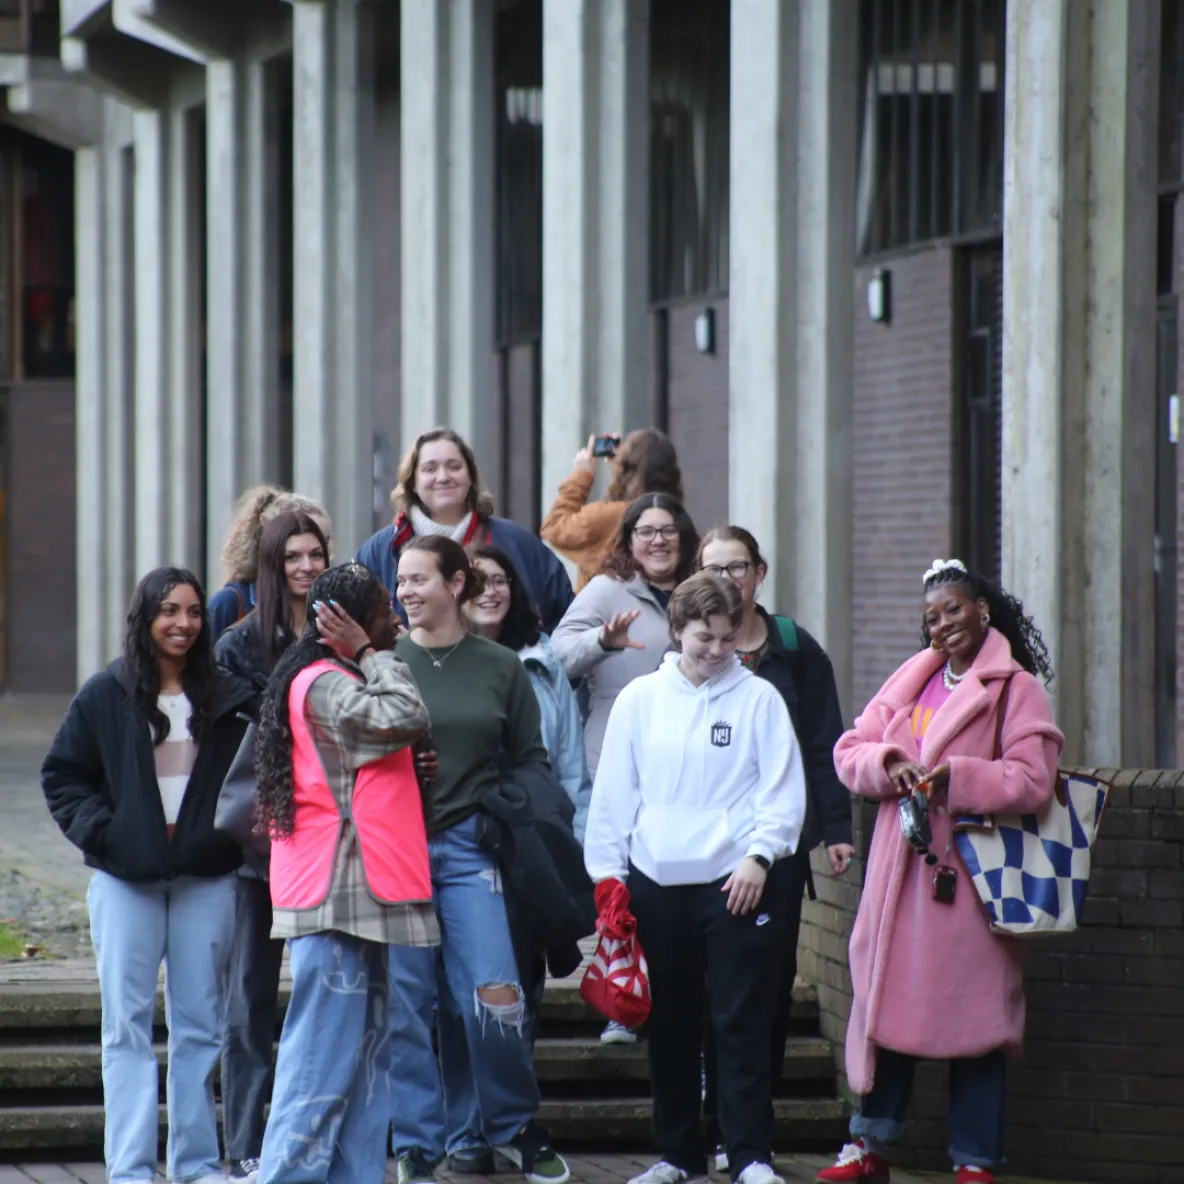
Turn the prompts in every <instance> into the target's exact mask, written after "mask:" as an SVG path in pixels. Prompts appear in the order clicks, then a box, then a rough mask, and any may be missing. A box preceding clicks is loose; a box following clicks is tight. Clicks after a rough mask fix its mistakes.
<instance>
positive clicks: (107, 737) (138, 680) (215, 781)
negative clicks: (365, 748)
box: [41, 567, 249, 1180]
mask: <svg viewBox="0 0 1184 1184" xmlns="http://www.w3.org/2000/svg"><path fill="white" fill-rule="evenodd" d="M248 695H249V692H246V691H244V690H242V688H240V687H238V686H237V685H236V684H235V683H234V682H233V680H231V679H229V678H227V677H225V676H224V675H223V674H221V673H220V672H219V670H218V668H217V666H216V665H215V663H214V657H213V652H212V649H211V646H210V633H209V624H208V622H207V619H206V606H205V597H204V594H203V592H202V587H201V584H200V583H199V582H198V580H197V577H196V576H194V575H193V573H192V572H188V571H184V570H182V569H179V568H171V567H169V568H160V569H158V570H156V571H153V572H149V573H148V575H146V576H145V577H144V578H143V579H142V580H141V581H140V583H139V585H138V587H137V588H136V591H135V595H134V596H133V598H132V603H131V607H130V609H129V611H128V628H127V635H126V638H125V642H124V656H123V658H122V659H120V660H119V661H117V662H114V663H112V665H111V666H110V667H109V668H108V669H107V670H106V671H104V672H103V673H101V674H97V675H95V676H94V677H93V678H92V679H90V680H89V681H88V682H87V684H86V685H85V686H84V687H83V688H82V690H80V691H79V692H78V694H77V696H76V697H75V699H74V702H73V703H72V704H71V705H70V709H69V711H68V713H67V715H66V719H65V721H64V722H63V724H62V726H61V728H60V729H59V730H58V734H57V736H56V737H55V738H54V742H53V746H52V747H51V748H50V751H49V754H48V755H47V756H46V758H45V762H44V764H43V765H42V768H41V780H42V788H43V789H44V792H45V798H46V801H47V803H48V805H49V809H50V812H51V813H52V814H53V817H54V820H55V821H56V822H57V824H58V826H60V827H61V829H62V832H63V833H64V834H65V836H66V837H67V838H68V839H69V840H70V841H71V842H72V843H74V845H75V846H77V847H79V848H80V849H81V850H82V852H83V854H84V855H85V857H86V862H87V864H88V865H89V866H90V867H92V868H94V869H95V873H94V875H93V877H92V878H91V881H90V887H89V889H88V892H87V904H88V906H89V910H90V922H91V936H92V940H93V942H94V947H95V957H96V961H97V964H98V972H99V986H100V988H101V993H102V998H103V1101H104V1109H105V1113H106V1119H105V1121H106V1132H107V1134H106V1161H107V1171H108V1174H109V1175H110V1177H111V1178H112V1179H125V1180H130V1179H135V1178H138V1177H140V1176H150V1175H151V1174H152V1173H153V1171H154V1170H155V1165H156V1152H157V1141H156V1132H157V1120H156V1116H157V1086H156V1077H157V1072H156V1054H155V1053H154V1051H153V1048H152V1010H153V1006H152V1005H153V1000H154V999H155V997H156V982H157V974H158V972H159V970H160V964H161V961H162V959H163V961H164V963H165V966H166V969H167V974H166V980H165V981H166V991H167V994H168V1006H167V1008H166V1014H167V1016H168V1020H169V1022H168V1028H169V1058H168V1060H169V1069H168V1103H169V1107H168V1108H169V1140H168V1147H169V1151H168V1165H167V1168H168V1178H169V1179H170V1180H196V1179H201V1178H205V1177H213V1176H215V1175H218V1174H220V1172H221V1165H220V1163H219V1148H218V1130H217V1125H216V1121H215V1114H214V1099H213V1093H212V1091H211V1090H210V1088H209V1083H210V1082H211V1081H212V1080H213V1075H214V1070H215V1067H216V1064H217V1059H218V1049H219V1048H220V1046H221V1043H222V1026H223V1019H224V1014H223V1000H224V989H225V978H226V968H227V960H228V957H229V953H230V946H231V941H232V938H233V934H234V883H233V876H232V875H231V873H232V872H233V871H234V869H235V868H236V867H237V866H238V864H239V863H240V862H241V860H242V856H241V855H240V853H239V851H238V848H237V847H235V845H234V844H233V843H232V842H231V841H230V840H229V839H227V838H224V837H223V836H221V835H219V834H218V833H217V832H216V831H215V830H214V809H215V805H216V803H217V799H218V792H219V790H220V789H221V786H222V782H223V779H224V778H225V776H226V772H227V770H228V768H229V767H230V762H231V760H232V759H233V757H234V755H235V752H236V751H237V750H238V746H239V742H240V741H241V739H242V735H243V730H244V728H245V726H246V725H245V723H244V722H243V720H242V719H241V717H240V715H239V711H240V709H241V708H242V707H243V706H244V705H245V704H246V701H247V698H248Z"/></svg>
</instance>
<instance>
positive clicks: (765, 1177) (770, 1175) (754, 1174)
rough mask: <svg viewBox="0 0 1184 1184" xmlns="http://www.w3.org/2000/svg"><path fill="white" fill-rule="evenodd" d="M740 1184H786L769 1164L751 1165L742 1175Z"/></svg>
mask: <svg viewBox="0 0 1184 1184" xmlns="http://www.w3.org/2000/svg"><path fill="white" fill-rule="evenodd" d="M738 1184H785V1181H784V1180H783V1179H782V1178H781V1177H780V1176H779V1175H777V1173H776V1172H775V1171H773V1169H772V1168H771V1167H769V1165H768V1164H767V1163H750V1164H749V1165H748V1167H746V1168H745V1169H744V1171H742V1172H741V1173H740V1179H739V1181H738Z"/></svg>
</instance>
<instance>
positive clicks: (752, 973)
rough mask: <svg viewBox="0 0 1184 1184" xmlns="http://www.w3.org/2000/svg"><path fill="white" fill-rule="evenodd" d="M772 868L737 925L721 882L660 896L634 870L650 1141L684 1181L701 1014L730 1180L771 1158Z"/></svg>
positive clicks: (775, 906) (696, 1104)
mask: <svg viewBox="0 0 1184 1184" xmlns="http://www.w3.org/2000/svg"><path fill="white" fill-rule="evenodd" d="M782 875H783V872H782V870H781V865H780V864H775V865H774V867H773V870H772V871H771V872H770V875H769V880H768V883H767V884H766V887H765V894H764V897H763V899H762V900H761V902H760V904H759V905H758V906H757V907H756V909H754V910H753V911H752V912H751V913H748V914H747V915H746V916H743V917H736V916H733V915H732V914H731V913H729V912H728V910H727V899H728V898H727V893H725V892H723V891H721V889H722V887H723V884H724V880H716V881H715V882H714V883H711V884H686V885H677V886H674V887H662V886H661V885H659V884H655V883H654V881H653V880H651V879H649V878H648V877H647V876H644V875H642V873H641V872H639V871H638V870H637V869H636V868H631V869H630V872H629V892H630V894H631V895H632V898H633V912H634V915H635V916H636V917H637V934H638V937H639V939H640V940H641V946H642V949H643V950H644V951H645V956H646V961H647V962H648V964H649V973H650V993H651V996H652V1001H653V1006H652V1009H651V1011H650V1020H649V1040H648V1048H649V1060H650V1079H651V1081H652V1083H653V1091H654V1139H655V1142H656V1144H657V1150H658V1154H659V1155H660V1156H661V1157H662V1158H663V1159H664V1160H666V1161H667V1162H668V1163H672V1164H674V1166H675V1167H678V1168H682V1170H683V1171H685V1172H688V1173H689V1174H690V1175H692V1176H700V1175H703V1174H704V1171H705V1170H706V1167H707V1143H706V1141H705V1139H704V1133H703V1129H702V1125H701V1123H700V1118H699V1115H700V1106H701V1101H702V1096H701V1089H702V1077H701V1061H700V1055H699V1049H700V1042H701V1039H702V1033H703V1014H704V1009H705V1008H706V1010H707V1012H708V1014H709V1015H710V1016H711V1023H712V1026H713V1027H714V1029H715V1032H716V1036H717V1061H718V1073H719V1120H720V1126H721V1127H722V1129H723V1137H724V1140H725V1142H726V1143H727V1146H728V1163H729V1170H730V1171H731V1175H732V1178H733V1179H734V1180H735V1179H737V1178H738V1177H739V1175H740V1173H741V1172H742V1171H743V1170H744V1169H745V1168H746V1167H748V1165H749V1164H751V1163H757V1162H759V1163H768V1162H769V1161H770V1159H771V1156H772V1147H771V1142H772V1133H773V1122H772V1118H773V1114H772V1107H771V1105H770V1100H769V1099H770V1092H769V1090H770V1087H769V1025H770V1024H771V1022H772V1008H773V988H774V983H773V974H774V971H775V969H776V958H777V951H778V950H779V949H780V948H781V946H782V944H783V941H782V930H783V925H784V920H783V916H784V912H785V893H784V891H783V890H781V888H780V880H781V877H782Z"/></svg>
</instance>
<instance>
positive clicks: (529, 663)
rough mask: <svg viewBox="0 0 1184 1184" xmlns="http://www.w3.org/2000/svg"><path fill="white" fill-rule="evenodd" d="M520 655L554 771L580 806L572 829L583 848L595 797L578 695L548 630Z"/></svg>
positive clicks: (520, 652) (573, 802)
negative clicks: (535, 702)
mask: <svg viewBox="0 0 1184 1184" xmlns="http://www.w3.org/2000/svg"><path fill="white" fill-rule="evenodd" d="M518 658H519V661H521V663H522V664H523V665H524V666H525V667H526V673H527V674H529V675H530V685H531V686H532V687H534V697H535V698H536V699H537V700H538V701H539V715H540V717H541V723H542V732H543V744H544V745H545V746H546V749H547V755H548V756H549V757H550V759H551V770H552V772H553V773H554V774H555V776H556V778H557V779H558V780H559V784H560V785H562V786H563V788H564V789H565V790H567V796H568V797H569V798H571V800H572V805H574V806H575V808H576V815H575V818H574V820H573V821H572V829H573V830H574V831H575V833H576V838H577V839H579V841H580V846H581V847H582V846H583V845H584V827H585V826H586V825H587V823H588V803H589V802H590V801H591V800H592V778H591V777H590V776H589V775H588V762H587V761H586V760H585V759H584V727H583V724H581V722H580V709H579V708H578V707H577V706H576V697H575V694H574V693H573V692H572V689H571V683H569V682H568V681H567V675H566V674H565V673H564V670H563V663H562V662H560V661H559V659H558V658H557V657H555V655H554V654H553V653H552V652H551V639H550V638H549V637H548V636H547V635H546V634H545V633H544V634H543V635H542V636H541V637H540V638H539V640H538V644H537V645H528V646H527V647H526V648H525V649H522V650H519V651H518Z"/></svg>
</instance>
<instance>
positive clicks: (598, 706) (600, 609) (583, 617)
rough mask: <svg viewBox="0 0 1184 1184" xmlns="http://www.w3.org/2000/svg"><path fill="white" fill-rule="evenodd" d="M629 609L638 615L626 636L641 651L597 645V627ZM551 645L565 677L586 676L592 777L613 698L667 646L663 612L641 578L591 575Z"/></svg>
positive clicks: (587, 747) (651, 668) (654, 664)
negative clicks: (611, 648) (608, 648)
mask: <svg viewBox="0 0 1184 1184" xmlns="http://www.w3.org/2000/svg"><path fill="white" fill-rule="evenodd" d="M633 609H640V611H641V616H639V617H638V618H637V620H636V621H634V622H633V624H632V625H631V626H630V628H629V636H630V637H631V638H632V639H633V640H634V641H639V642H641V644H642V645H644V646H645V649H643V650H634V649H625V650H616V651H605V650H603V649H601V648H600V630H601V628H602V627H603V626H604V625H605V624H606V623H607V622H608V621H611V620H612V618H613V617H615V616H616V615H617V613H623V612H631V611H632V610H633ZM551 649H552V650H553V651H554V653H555V656H556V657H557V658H558V659H559V660H560V661H561V662H562V663H563V668H564V669H565V670H566V671H567V677H568V678H570V679H573V680H574V679H577V678H583V679H586V680H587V683H588V708H589V710H588V719H587V722H586V723H585V724H584V752H585V753H586V755H587V757H588V771H589V773H591V775H592V776H593V777H595V776H596V766H597V764H599V762H600V748H601V745H602V743H603V742H604V729H605V728H606V727H607V726H608V716H609V712H610V711H612V708H613V704H614V703H615V702H616V701H617V696H618V695H619V694H620V693H621V691H622V690H624V688H625V687H627V686H628V685H629V684H630V683H631V682H632V681H633V680H634V679H635V678H640V677H641V676H642V675H643V674H652V673H653V672H654V671H655V670H657V669H658V667H659V666H660V665H661V664H662V656H663V655H664V654H665V653H666V652H667V650H669V649H670V633H669V630H668V629H667V626H666V611H665V609H663V608H662V607H661V605H659V604H658V601H657V598H656V597H655V596H654V594H653V592H652V591H650V587H649V585H648V584H647V583H646V582H645V580H643V579H642V578H641V576H634V577H633V578H632V579H631V580H629V581H627V582H626V581H622V580H617V579H614V578H613V577H612V576H607V575H599V576H594V577H593V578H592V579H591V580H590V581H589V582H588V584H586V585H585V586H584V588H583V589H582V590H581V591H580V594H579V595H578V596H577V597H576V598H575V600H573V601H572V603H571V607H570V608H569V609H568V610H567V612H566V613H565V614H564V616H563V620H562V621H560V622H559V624H558V626H557V627H556V629H555V632H554V633H552V634H551Z"/></svg>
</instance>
